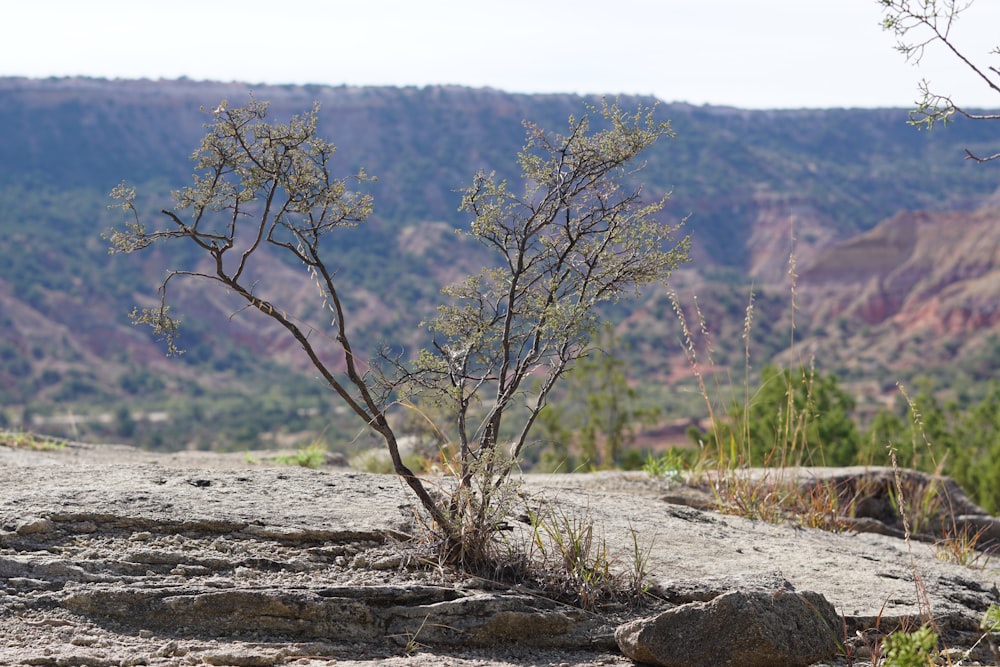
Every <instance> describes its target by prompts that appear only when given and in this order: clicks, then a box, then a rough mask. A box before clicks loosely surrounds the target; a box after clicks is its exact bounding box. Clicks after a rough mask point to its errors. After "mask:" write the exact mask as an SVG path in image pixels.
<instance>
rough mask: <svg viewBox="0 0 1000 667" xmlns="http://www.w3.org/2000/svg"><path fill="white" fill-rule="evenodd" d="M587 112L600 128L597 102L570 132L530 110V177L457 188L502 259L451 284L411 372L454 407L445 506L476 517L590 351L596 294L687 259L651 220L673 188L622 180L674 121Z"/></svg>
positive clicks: (632, 288)
mask: <svg viewBox="0 0 1000 667" xmlns="http://www.w3.org/2000/svg"><path fill="white" fill-rule="evenodd" d="M591 113H596V115H598V116H599V118H600V121H601V122H602V123H603V125H604V126H603V127H602V129H600V130H598V131H595V132H591V120H590V115H585V116H583V117H582V118H578V119H577V118H572V117H571V118H570V120H569V127H568V130H567V133H566V134H549V133H547V132H545V131H543V130H542V129H541V128H539V127H537V126H535V125H533V124H530V123H526V128H527V132H528V141H527V143H526V145H525V147H524V149H523V150H522V151H521V153H520V154H519V155H518V162H519V164H520V167H521V172H522V180H523V190H521V191H520V192H515V191H514V190H512V189H511V188H510V187H509V186H508V184H507V183H506V182H504V181H499V180H497V179H496V177H495V175H494V174H492V173H480V174H478V175H477V176H476V177H475V179H474V181H473V184H472V186H471V187H469V188H468V189H467V190H466V191H465V196H464V198H463V200H462V210H464V211H467V212H469V213H470V214H472V216H473V221H472V226H471V232H470V233H471V234H472V236H473V237H475V238H476V239H477V240H478V241H480V242H481V243H482V244H484V245H485V246H486V247H487V248H489V249H491V250H493V251H494V252H495V253H496V256H497V257H498V265H497V266H496V267H494V268H486V269H484V270H483V271H482V272H480V273H479V274H477V275H474V276H470V277H469V278H468V279H466V280H465V281H464V282H461V283H459V284H457V285H454V286H452V287H449V288H447V289H446V290H445V294H446V295H447V296H449V297H451V303H450V304H448V305H445V306H442V307H441V308H440V309H439V312H438V316H437V318H436V319H435V320H434V321H433V322H431V323H430V325H429V326H430V329H431V331H432V332H433V333H434V334H435V341H434V347H433V350H430V351H426V352H425V353H424V354H423V355H422V356H421V359H420V363H419V368H418V370H417V373H416V374H415V376H414V379H415V385H416V386H418V387H419V388H421V389H423V390H425V391H429V392H431V393H432V394H436V395H437V396H438V398H439V399H443V400H445V401H448V402H451V403H452V405H453V406H454V414H456V415H457V419H456V424H455V427H456V428H455V431H456V433H457V438H458V444H459V466H458V469H457V470H456V472H457V474H458V477H459V488H458V491H457V493H456V494H455V496H454V497H453V499H452V504H451V511H452V512H454V513H458V514H460V515H461V516H464V517H466V518H469V519H471V523H472V525H473V526H475V527H480V526H485V525H490V524H491V523H492V519H491V517H492V516H493V513H494V512H495V511H496V507H495V505H494V502H493V501H494V493H495V491H496V490H497V489H499V488H501V487H502V485H503V483H504V481H505V480H506V479H507V478H508V476H509V475H510V473H511V471H512V470H513V469H514V468H515V467H516V466H517V465H518V462H519V461H520V458H521V454H522V452H523V450H524V447H525V445H526V444H527V443H528V442H529V439H528V435H529V432H530V431H531V429H532V426H533V425H534V424H535V422H536V420H537V419H538V417H539V414H540V413H541V412H542V410H543V409H544V408H545V406H546V401H547V399H548V398H549V395H550V392H551V391H552V389H553V387H554V386H555V384H556V382H557V381H558V380H559V379H560V378H561V377H562V376H563V374H564V373H565V372H566V371H567V370H568V369H569V368H570V367H571V366H572V365H573V363H574V362H575V361H576V360H577V359H579V358H580V357H581V356H583V355H585V354H586V351H587V349H588V348H587V345H588V343H589V341H590V340H591V337H592V336H593V335H594V333H595V332H596V327H597V323H598V321H599V311H598V308H599V306H600V305H601V304H603V303H607V302H613V301H617V300H619V299H621V298H623V297H629V296H633V295H635V294H636V293H637V291H638V290H639V289H640V288H641V287H642V286H644V285H646V284H648V283H650V282H653V281H656V280H662V279H665V278H667V277H668V276H669V275H670V273H671V271H672V270H673V269H674V268H675V267H676V266H677V265H678V264H680V263H681V262H683V261H685V260H686V259H687V252H688V239H687V238H681V239H679V238H677V232H678V227H677V226H672V225H664V224H662V223H660V222H659V221H657V219H656V216H657V214H658V213H659V212H660V211H661V210H662V207H663V204H664V201H665V199H661V200H660V201H657V202H654V203H651V204H645V203H643V202H642V200H641V197H640V195H641V192H640V189H639V188H634V187H628V186H626V185H625V183H624V181H625V179H626V177H628V176H630V175H632V174H633V173H634V172H630V171H629V165H630V164H631V163H632V162H633V160H634V159H635V158H636V157H637V156H638V155H639V154H640V153H641V152H642V151H643V150H645V149H646V148H648V147H649V146H651V145H652V144H653V143H654V142H655V141H657V140H658V139H659V138H660V137H663V136H665V135H666V136H670V135H671V131H670V127H669V125H668V124H665V123H660V122H657V121H656V120H655V119H654V117H653V110H652V109H643V108H641V107H640V109H639V110H638V111H637V112H636V113H635V114H629V113H626V112H624V111H623V110H622V109H621V108H620V107H619V106H618V105H617V104H615V105H608V104H604V105H602V107H601V108H600V109H591ZM529 379H530V380H534V381H533V382H529ZM478 410H481V412H477V411H478ZM505 443H509V446H507V447H504V448H501V447H500V446H501V444H505ZM474 476H477V479H478V480H479V483H478V484H476V485H475V488H473V484H472V482H473V477H474Z"/></svg>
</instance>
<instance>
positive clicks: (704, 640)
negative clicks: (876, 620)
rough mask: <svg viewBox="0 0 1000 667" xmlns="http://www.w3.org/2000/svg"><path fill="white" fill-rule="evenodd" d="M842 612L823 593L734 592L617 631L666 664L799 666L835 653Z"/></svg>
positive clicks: (631, 651) (641, 656)
mask: <svg viewBox="0 0 1000 667" xmlns="http://www.w3.org/2000/svg"><path fill="white" fill-rule="evenodd" d="M840 625H841V624H840V622H839V621H838V618H837V612H836V611H835V610H834V608H833V605H831V604H830V603H829V602H828V601H827V600H826V598H824V597H823V596H822V595H820V594H818V593H811V592H803V593H797V592H794V591H790V590H788V589H787V588H779V589H778V590H777V591H772V592H768V591H733V592H729V593H724V594H722V595H719V596H718V597H716V598H714V599H712V600H710V601H708V602H690V603H688V604H682V605H680V606H678V607H675V608H673V609H670V610H667V611H665V612H663V613H661V614H659V615H657V616H653V617H649V618H644V619H638V620H635V621H631V622H629V623H625V624H624V625H621V626H619V627H618V629H617V631H616V632H615V639H616V640H617V642H618V646H619V648H621V650H622V652H623V653H624V654H625V655H627V656H628V657H630V658H632V659H633V660H636V661H638V662H643V663H648V664H651V665H661V666H662V667H699V666H701V665H704V666H706V667H725V666H727V665H731V666H732V667H795V666H803V667H804V666H806V665H810V664H813V663H815V662H817V661H820V660H825V659H828V658H831V657H833V656H835V655H836V654H837V652H838V650H839V645H838V637H839V636H840V635H841V634H842V632H838V628H840Z"/></svg>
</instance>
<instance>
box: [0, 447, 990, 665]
mask: <svg viewBox="0 0 1000 667" xmlns="http://www.w3.org/2000/svg"><path fill="white" fill-rule="evenodd" d="M861 472H862V471H847V472H845V471H824V470H809V471H797V472H796V473H795V474H796V475H798V476H799V477H801V478H803V479H805V478H809V479H812V478H816V477H819V478H822V479H836V480H840V481H842V480H844V479H848V478H849V477H850V476H851V475H860V474H861ZM872 488H873V489H875V488H877V485H876V486H875V487H872ZM883 491H884V489H883ZM523 495H524V497H525V498H526V499H527V500H528V502H529V503H530V504H531V505H532V506H533V507H535V508H538V507H544V508H555V509H556V510H557V511H558V513H559V515H560V516H564V517H581V518H585V519H586V520H588V521H593V524H594V526H595V527H596V529H597V531H598V534H599V535H600V536H601V537H603V539H605V540H606V542H607V545H608V548H609V551H610V553H611V554H612V557H613V559H614V564H615V566H616V567H619V568H620V569H621V570H622V571H624V572H628V571H629V570H630V569H632V566H631V563H632V562H633V554H634V548H635V545H636V544H638V545H640V548H641V550H642V551H643V553H645V552H647V550H648V555H649V557H648V563H647V565H646V569H647V571H648V575H647V579H646V583H648V584H649V585H650V592H651V593H652V594H653V595H652V596H651V597H649V598H648V600H647V603H646V604H645V605H644V606H643V607H642V608H638V609H635V608H633V607H630V606H627V605H619V606H617V607H613V608H610V609H605V610H602V611H600V612H585V611H582V610H580V609H577V608H574V607H571V606H568V605H565V604H560V603H558V602H556V601H553V600H551V599H549V598H547V597H545V596H543V595H539V594H538V593H537V592H536V591H532V590H527V589H526V588H525V587H523V586H516V585H509V584H508V585H502V584H498V583H496V582H491V581H487V580H485V579H482V578H476V577H469V576H464V575H460V574H458V573H455V572H451V571H449V570H447V569H446V568H444V567H441V566H440V565H439V564H437V563H434V562H431V561H429V560H428V559H427V558H426V552H425V551H421V549H420V544H419V543H420V540H419V536H420V534H421V529H420V526H419V521H418V520H417V519H418V514H417V512H416V508H415V506H414V501H413V499H412V498H411V496H410V493H409V491H408V490H407V489H406V488H405V487H404V486H403V485H401V484H400V482H399V481H398V480H397V479H396V478H395V477H393V476H378V475H369V474H363V473H358V472H353V471H350V470H347V469H343V468H333V467H328V468H323V469H319V470H310V469H304V468H296V467H289V466H279V465H276V464H273V463H268V462H267V461H264V462H259V463H253V462H250V461H248V460H247V459H246V457H245V456H244V455H242V454H240V455H219V454H204V453H197V454H196V453H185V454H161V455H154V454H150V453H145V452H140V451H136V450H132V449H129V448H126V447H119V446H98V445H75V444H70V445H68V446H66V447H63V448H60V449H55V450H50V451H34V450H30V449H27V448H23V447H21V448H11V447H0V586H2V588H0V664H12V665H14V664H17V665H20V664H25V665H187V664H213V665H326V664H334V663H335V664H339V665H365V666H366V667H367V666H369V665H374V664H386V665H417V666H421V667H422V666H425V665H467V666H471V665H498V666H499V665H512V666H513V665H518V666H521V665H551V666H556V665H590V666H596V665H630V664H633V663H632V661H631V660H630V659H628V658H626V657H625V656H624V655H623V654H622V652H621V650H620V649H619V647H618V645H617V644H616V641H615V635H614V632H615V628H616V627H617V626H618V625H619V624H621V623H623V622H625V621H627V620H630V619H634V618H638V617H641V616H648V615H651V614H656V613H658V612H660V611H663V610H665V609H672V608H676V607H677V605H682V604H684V603H691V602H693V601H710V600H713V599H714V598H717V597H719V596H721V595H723V594H724V593H727V592H731V591H743V590H752V591H765V592H766V591H772V590H773V593H770V595H772V596H776V595H779V594H783V593H786V592H789V591H802V592H809V593H810V594H812V593H816V594H818V595H819V596H822V597H823V598H825V599H826V600H828V601H829V602H830V603H831V604H832V605H833V608H834V609H835V610H836V614H837V616H839V619H838V620H839V622H840V625H841V627H840V628H838V633H839V634H841V637H840V638H838V643H839V644H840V645H841V647H842V649H841V655H840V656H838V657H832V658H831V659H829V660H827V661H826V662H824V663H822V664H830V665H834V664H836V665H847V664H852V663H853V664H870V663H871V658H870V657H869V656H868V654H867V652H868V651H869V647H871V646H875V645H877V639H878V637H879V635H880V634H882V633H884V632H886V631H891V630H893V629H895V628H897V627H899V626H909V627H916V625H919V624H920V623H921V621H922V620H923V619H926V618H927V615H928V613H929V614H930V615H932V616H933V618H934V619H935V623H936V625H937V627H938V629H939V630H940V631H941V633H942V635H943V638H944V641H945V644H946V645H947V646H948V647H950V648H951V649H953V651H955V652H956V653H955V655H960V652H961V651H962V650H965V649H969V648H970V647H972V646H973V645H974V644H975V643H976V641H977V640H978V639H979V638H980V637H981V636H982V633H981V632H980V631H979V630H978V624H979V621H980V619H981V618H982V615H983V612H984V611H985V610H986V609H987V608H988V607H989V606H990V605H991V604H994V603H1000V595H998V591H997V587H996V583H997V579H998V574H1000V572H998V570H997V564H996V563H992V562H989V561H988V559H987V558H986V557H985V556H984V557H982V558H980V559H979V560H978V562H977V563H976V565H977V566H976V567H972V568H970V567H965V566H961V565H957V564H953V563H948V562H945V561H943V560H941V559H940V558H938V557H937V556H938V550H937V549H936V548H935V546H934V545H933V544H932V543H930V542H921V541H916V540H909V541H907V540H904V539H902V538H901V537H900V536H899V533H898V531H899V529H900V526H898V525H894V524H893V523H892V521H889V520H882V518H881V517H880V516H879V512H877V511H872V512H868V513H867V514H869V515H870V516H868V517H866V518H865V520H863V521H860V520H859V522H858V524H857V526H853V527H852V529H851V530H847V531H845V532H840V533H832V532H827V531H823V530H818V529H811V528H804V527H801V526H800V525H799V523H798V522H795V521H791V520H790V521H788V522H786V523H783V524H777V525H776V524H772V523H765V522H761V521H753V520H748V519H744V518H740V517H736V516H731V515H726V514H721V513H718V512H716V511H714V510H713V509H711V508H710V507H709V505H710V501H711V497H710V496H708V495H706V494H705V493H704V492H703V491H698V490H696V489H690V488H687V487H685V486H681V485H678V484H677V483H669V482H666V481H664V480H656V479H651V478H650V477H648V476H646V475H644V474H641V473H599V474H594V475H566V476H556V475H552V476H548V475H540V476H532V475H529V476H527V477H526V478H525V480H524V488H523ZM872 495H873V498H874V496H877V495H878V492H877V491H873V492H872ZM959 495H960V494H956V497H957V496H959ZM959 500H961V499H959ZM873 502H875V501H874V499H873ZM962 503H964V501H961V502H960V503H959V504H960V505H961V507H959V508H958V513H960V514H963V515H966V517H967V520H968V521H971V522H973V523H972V524H970V525H976V526H979V527H982V528H983V529H984V531H985V532H984V535H985V536H986V538H987V539H1000V529H998V527H997V526H996V525H995V522H994V520H992V519H991V518H989V517H984V516H982V515H979V514H976V511H975V508H974V507H971V506H967V505H964V504H962ZM510 535H511V539H512V540H517V539H527V538H526V533H525V529H524V528H523V526H520V525H518V526H515V530H513V531H511V533H510ZM414 536H416V537H417V539H411V538H412V537H414ZM689 649H691V650H693V649H694V647H689ZM989 659H990V656H989V653H988V651H987V649H986V642H980V644H979V645H978V646H977V647H976V649H975V650H974V651H973V653H972V654H971V655H970V656H969V657H966V658H964V660H965V661H964V662H963V663H962V664H974V663H975V662H976V661H980V662H983V663H984V664H985V662H986V661H988V660H989ZM817 664H818V663H817Z"/></svg>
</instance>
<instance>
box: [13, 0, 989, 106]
mask: <svg viewBox="0 0 1000 667" xmlns="http://www.w3.org/2000/svg"><path fill="white" fill-rule="evenodd" d="M3 16H4V21H3V28H2V39H0V76H27V77H49V76H77V75H80V76H89V77H100V78H112V79H113V78H125V79H133V78H147V79H161V78H164V79H174V78H178V77H182V76H184V77H188V78H191V79H196V80H214V81H243V82H247V83H275V84H289V83H291V84H306V83H309V84H329V85H341V84H347V85H359V86H363V85H391V86H411V85H415V86H425V85H438V84H443V85H448V84H455V85H463V86H473V87H491V88H497V89H501V90H505V91H509V92H526V93H599V94H608V95H614V94H641V95H646V94H650V95H655V96H656V97H658V98H659V99H661V100H663V101H666V102H688V103H692V104H697V105H701V104H712V105H726V106H735V107H741V108H748V109H761V108H833V107H904V108H909V107H912V106H913V104H914V101H915V100H916V99H917V98H918V97H919V93H918V84H919V82H920V81H921V79H928V80H929V81H930V82H931V83H932V84H933V85H934V87H935V88H936V89H938V90H940V91H941V92H943V93H947V94H950V95H953V96H954V99H955V101H956V102H957V103H958V104H960V105H963V106H966V107H991V108H997V107H1000V95H997V94H996V93H995V92H993V91H991V90H990V89H989V88H987V87H986V85H985V84H983V83H982V82H981V81H979V80H977V79H975V77H974V76H972V75H971V74H969V73H968V72H967V71H966V69H965V68H964V67H963V66H961V64H960V63H959V62H958V61H957V59H956V58H955V57H954V56H953V55H951V54H949V53H946V52H945V51H944V49H943V48H931V49H929V50H928V52H927V53H926V54H925V56H924V59H923V61H922V62H921V63H920V64H919V65H918V66H914V65H913V64H910V63H907V62H906V61H905V59H904V58H903V56H902V55H901V54H899V53H897V52H896V51H895V50H894V48H893V47H894V45H895V43H896V38H895V37H894V36H893V35H892V34H890V33H888V32H884V31H883V30H882V28H881V26H880V21H881V16H882V13H881V8H880V6H879V4H878V0H602V1H596V0H501V1H495V2H483V1H477V0H352V1H350V2H348V1H346V0H266V1H264V0H243V1H241V2H234V1H232V0H171V2H162V1H160V2H151V1H149V0H127V1H122V0H86V1H84V0H32V1H31V2H16V3H14V2H11V3H9V4H5V7H4V12H3ZM952 36H953V38H954V39H955V41H956V42H957V43H958V44H959V45H960V47H961V48H962V49H963V50H964V51H965V52H966V53H967V54H968V55H969V56H970V57H971V58H972V59H973V60H978V61H979V62H980V63H985V64H987V65H996V66H1000V56H997V55H992V56H991V55H990V53H989V52H990V51H991V50H992V49H993V48H994V47H996V46H997V45H998V44H1000V0H978V2H976V3H975V4H973V5H972V6H971V7H970V8H969V9H968V10H967V11H966V13H965V14H964V15H963V16H962V18H961V20H960V21H958V22H957V23H956V24H955V26H954V29H953V32H952ZM936 46H939V45H936Z"/></svg>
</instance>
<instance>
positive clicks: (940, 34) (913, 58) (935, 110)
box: [877, 0, 1000, 163]
mask: <svg viewBox="0 0 1000 667" xmlns="http://www.w3.org/2000/svg"><path fill="white" fill-rule="evenodd" d="M877 2H878V4H879V5H881V7H882V10H883V14H884V16H883V19H882V27H883V29H885V30H887V31H889V32H891V33H893V34H894V35H896V37H897V38H898V42H897V44H896V50H897V51H899V52H900V53H902V54H903V56H904V57H905V58H906V60H907V61H909V62H913V63H919V62H920V60H921V59H922V58H923V56H924V52H925V51H926V49H927V47H928V46H930V45H931V44H933V43H935V42H938V43H940V44H941V45H943V46H944V47H945V48H947V49H948V51H950V52H951V53H952V55H954V56H955V57H956V58H958V59H959V60H960V61H962V63H964V64H965V66H966V67H968V69H969V70H970V71H971V72H973V73H974V74H975V75H976V77H978V78H979V79H980V80H981V81H982V82H983V83H984V84H985V85H986V86H987V87H988V88H990V89H991V90H992V91H993V92H995V93H998V94H1000V68H998V67H997V66H996V65H988V66H987V65H983V64H980V63H979V62H978V61H977V60H974V59H972V58H970V57H969V56H968V55H967V54H966V53H965V52H963V51H962V50H961V49H960V48H959V46H958V44H957V42H956V41H955V40H954V38H953V37H952V28H953V27H954V25H955V22H956V21H958V20H959V18H960V16H961V14H962V12H964V11H965V10H967V9H968V8H969V7H970V6H971V5H972V0H877ZM990 53H991V54H993V55H997V56H1000V46H997V47H996V48H994V49H993V51H991V52H990ZM920 94H921V99H920V101H919V102H918V103H917V108H916V109H915V110H913V111H912V112H910V122H911V123H912V124H913V125H916V126H917V127H926V128H927V129H930V128H932V127H934V125H935V124H936V123H938V122H941V123H948V122H950V121H951V120H954V118H955V115H956V114H958V115H959V116H963V117H965V118H969V119H972V120H1000V114H979V113H972V112H970V111H969V110H968V109H966V108H965V107H963V106H959V105H958V103H956V102H955V100H953V99H952V98H951V96H949V95H941V94H939V93H937V92H935V91H934V90H933V89H932V88H931V85H930V84H929V83H928V82H927V81H926V80H925V81H922V82H921V83H920ZM965 153H966V157H967V158H968V159H970V160H974V161H976V162H980V163H982V162H989V161H991V160H997V159H1000V153H994V154H993V155H989V156H982V155H977V154H975V153H973V152H972V151H970V150H969V149H966V151H965Z"/></svg>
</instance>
